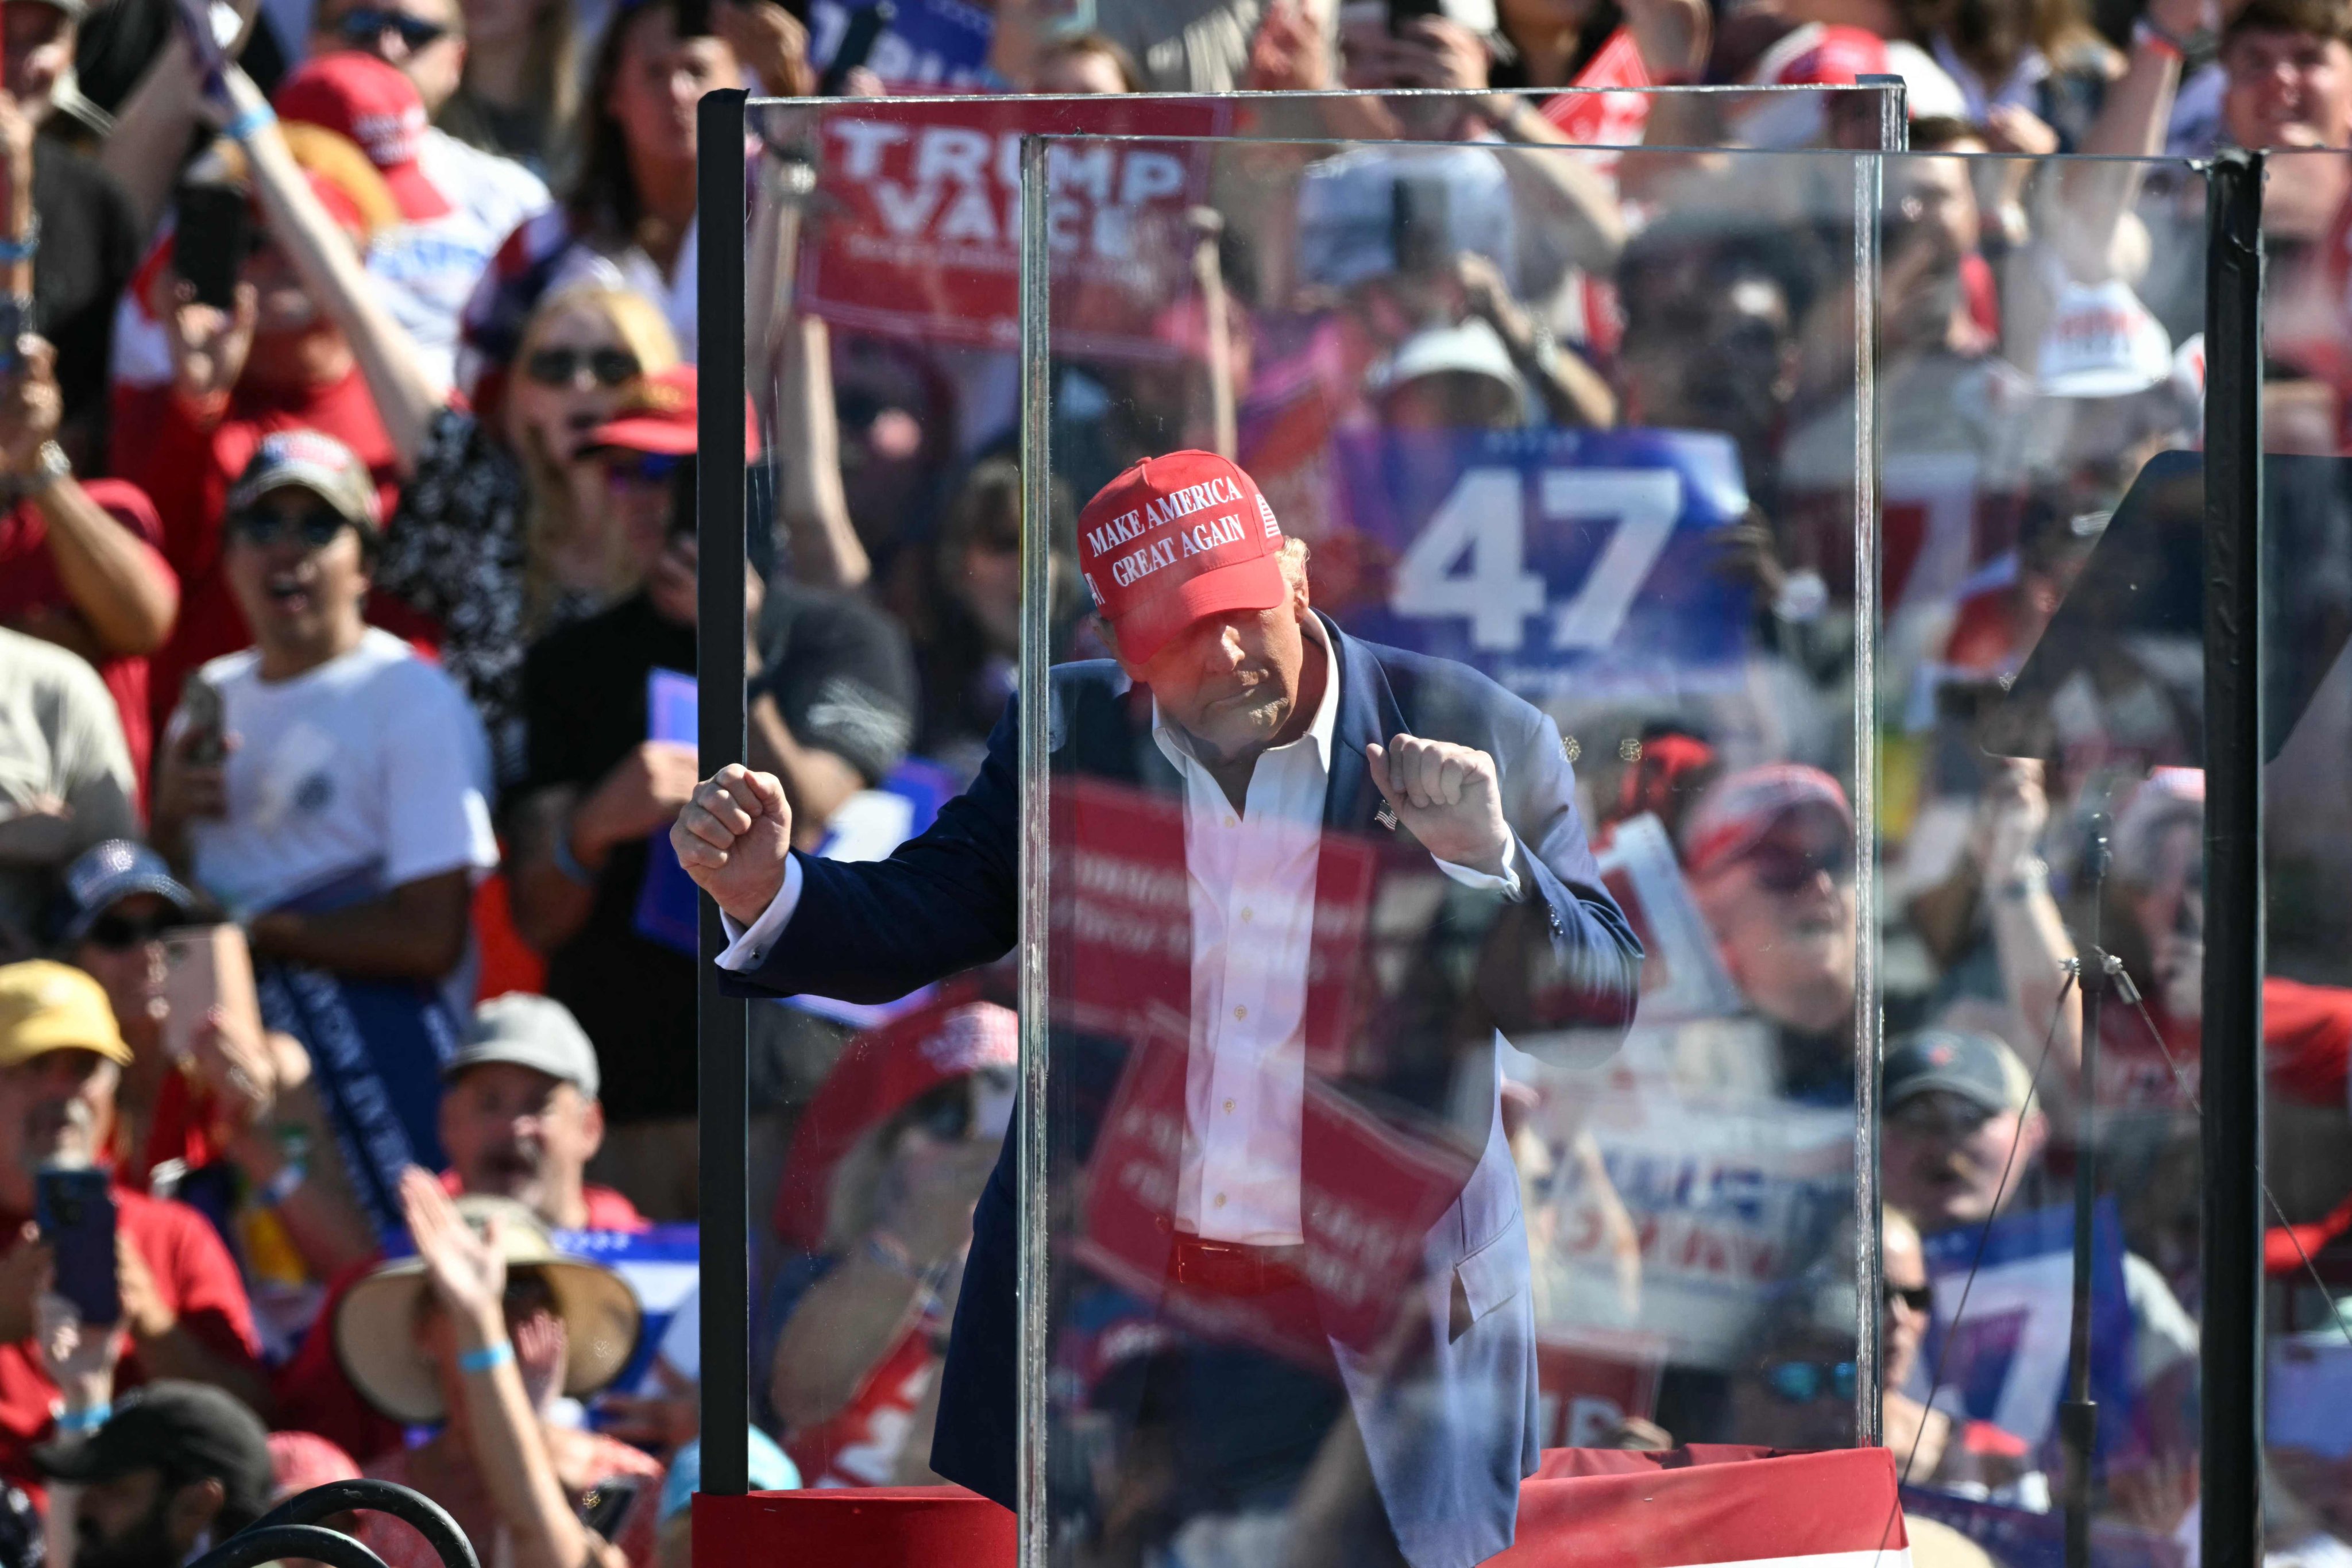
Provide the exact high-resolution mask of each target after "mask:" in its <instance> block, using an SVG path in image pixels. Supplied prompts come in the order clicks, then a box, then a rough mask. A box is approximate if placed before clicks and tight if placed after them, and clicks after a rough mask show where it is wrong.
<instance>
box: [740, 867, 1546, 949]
mask: <svg viewBox="0 0 2352 1568" xmlns="http://www.w3.org/2000/svg"><path fill="white" fill-rule="evenodd" d="M1430 858H1431V859H1433V860H1437V857H1436V856H1434V855H1433V856H1431V857H1430ZM1518 858H1519V843H1518V840H1517V839H1516V838H1514V839H1513V840H1511V859H1512V860H1513V861H1514V862H1517V859H1518ZM1437 868H1438V869H1439V870H1441V871H1443V872H1444V873H1445V874H1446V875H1447V876H1449V877H1451V878H1453V879H1454V880H1455V881H1457V882H1459V883H1461V884H1462V885H1463V886H1464V887H1465V888H1475V889H1479V890H1480V891H1481V892H1488V893H1500V894H1502V895H1503V897H1504V898H1506V899H1507V900H1510V901H1511V902H1512V903H1515V904H1516V903H1517V902H1518V901H1519V900H1520V898H1521V897H1522V896H1523V894H1522V892H1521V889H1520V886H1519V868H1518V867H1517V864H1512V865H1507V866H1505V867H1504V868H1503V874H1502V875H1501V876H1499V877H1497V876H1496V875H1495V873H1493V872H1492V871H1480V870H1475V869H1474V868H1471V867H1468V866H1456V865H1455V864H1454V862H1453V861H1451V860H1437ZM726 962H727V961H726V960H725V959H723V958H722V959H720V960H719V963H726Z"/></svg>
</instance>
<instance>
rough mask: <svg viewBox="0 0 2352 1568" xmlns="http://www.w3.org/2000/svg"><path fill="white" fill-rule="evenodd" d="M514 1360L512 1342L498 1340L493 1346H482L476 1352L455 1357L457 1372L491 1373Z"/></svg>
mask: <svg viewBox="0 0 2352 1568" xmlns="http://www.w3.org/2000/svg"><path fill="white" fill-rule="evenodd" d="M512 1360H514V1342H513V1341H512V1340H500V1341H499V1342H498V1343H496V1344H494V1345H484V1346H483V1347H482V1348H481V1349H480V1350H478V1351H466V1352H462V1353H461V1354H459V1356H458V1357H457V1370H458V1371H459V1372H491V1371H495V1370H496V1369H498V1368H499V1367H502V1366H504V1365H506V1364H507V1363H509V1362H510V1361H512Z"/></svg>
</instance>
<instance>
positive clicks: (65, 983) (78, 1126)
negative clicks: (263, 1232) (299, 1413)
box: [0, 960, 268, 1481]
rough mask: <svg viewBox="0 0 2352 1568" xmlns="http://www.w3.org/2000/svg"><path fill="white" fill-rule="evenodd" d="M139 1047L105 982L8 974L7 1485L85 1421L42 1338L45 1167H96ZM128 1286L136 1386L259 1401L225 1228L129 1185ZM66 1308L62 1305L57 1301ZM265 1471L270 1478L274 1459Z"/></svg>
mask: <svg viewBox="0 0 2352 1568" xmlns="http://www.w3.org/2000/svg"><path fill="white" fill-rule="evenodd" d="M130 1062H131V1049H130V1047H128V1046H126V1045H124V1044H123V1042H122V1033H121V1030H120V1029H118V1028H117V1027H116V1026H115V1023H114V1013H113V1010H112V1009H111V1008H110V1007H109V1006H108V1005H107V1001H106V993H105V992H104V991H103V990H102V989H100V986H99V984H98V982H97V981H95V980H93V979H91V978H90V977H89V975H87V974H84V973H82V972H81V971H79V970H78V969H72V968H68V966H67V965H65V964H62V963H49V962H47V961H46V960H35V961H32V962H30V963H12V964H10V965H8V966H7V967H6V968H5V969H0V1234H5V1235H7V1236H8V1237H10V1238H11V1241H10V1245H9V1247H8V1249H7V1251H6V1252H5V1254H0V1476H5V1477H6V1478H8V1479H12V1480H18V1481H33V1480H36V1479H37V1474H36V1471H35V1469H34V1468H33V1463H32V1446H33V1444H34V1443H35V1442H37V1440H39V1439H40V1438H41V1437H42V1436H45V1435H47V1434H49V1433H51V1432H52V1431H54V1430H56V1429H57V1428H56V1426H54V1425H53V1423H58V1422H69V1421H72V1420H79V1421H80V1422H81V1423H82V1426H81V1430H82V1431H84V1432H88V1431H89V1430H91V1429H93V1428H94V1427H95V1426H97V1424H98V1421H99V1420H102V1419H103V1418H104V1417H103V1415H97V1416H96V1417H95V1418H93V1417H92V1413H91V1412H90V1411H89V1410H82V1411H80V1412H79V1415H68V1416H58V1415H57V1414H56V1412H57V1411H58V1409H59V1408H60V1403H61V1402H60V1400H59V1391H58V1386H57V1384H56V1383H55V1382H54V1381H53V1380H52V1378H51V1376H50V1373H49V1372H48V1370H47V1366H46V1365H45V1363H44V1359H43V1357H42V1355H41V1352H40V1349H39V1347H38V1345H37V1342H36V1337H37V1330H41V1329H43V1328H44V1326H45V1325H43V1324H42V1322H41V1321H40V1320H41V1317H42V1314H43V1312H44V1310H46V1308H47V1305H48V1303H44V1302H43V1300H42V1297H43V1295H44V1293H45V1292H47V1290H48V1289H49V1288H50V1281H51V1279H52V1276H53V1273H54V1268H55V1262H54V1258H53V1255H52V1253H51V1249H50V1247H49V1244H48V1243H47V1241H45V1240H43V1239H42V1237H41V1235H40V1231H39V1228H38V1227H37V1226H35V1225H34V1224H33V1222H32V1215H33V1209H34V1196H33V1178H34V1175H35V1173H37V1172H38V1171H40V1170H42V1169H44V1168H59V1167H62V1168H67V1169H76V1168H79V1169H87V1168H89V1166H91V1165H93V1164H95V1163H97V1161H98V1157H99V1154H100V1152H101V1151H102V1150H104V1149H105V1148H106V1146H107V1139H108V1136H109V1133H110V1130H111V1129H112V1127H113V1125H114V1119H115V1109H114V1095H115V1089H116V1087H117V1085H118V1084H119V1083H120V1082H121V1075H122V1069H123V1068H125V1067H127V1066H129V1065H130ZM113 1199H114V1209H115V1226H116V1228H115V1238H116V1247H115V1280H116V1288H117V1289H118V1290H119V1291H120V1293H121V1301H122V1319H121V1323H120V1324H119V1325H105V1327H107V1328H109V1329H110V1330H114V1331H120V1332H122V1333H126V1334H127V1341H126V1342H123V1344H122V1348H121V1355H122V1358H123V1366H124V1375H125V1378H126V1379H127V1380H129V1381H134V1382H135V1381H143V1380H144V1379H146V1378H148V1377H151V1376H160V1377H174V1378H182V1379H186V1380H188V1381H191V1382H196V1383H207V1384H215V1385H216V1386H218V1387H221V1388H225V1389H226V1390H228V1391H229V1392H231V1393H233V1394H236V1395H237V1396H238V1397H239V1398H241V1399H244V1400H245V1401H246V1402H247V1404H252V1405H257V1404H259V1403H260V1402H261V1401H262V1400H263V1399H264V1398H265V1397H266V1395H267V1385H266V1384H265V1383H264V1382H263V1379H262V1375H261V1368H260V1366H259V1364H258V1363H257V1359H256V1357H257V1345H256V1342H255V1339H254V1331H253V1309H252V1307H251V1305H250V1304H249V1303H248V1301H247V1299H246V1293H245V1286H244V1284H243V1283H242V1282H241V1281H240V1280H239V1279H238V1278H237V1272H236V1264H235V1263H234V1262H232V1261H231V1260H230V1258H229V1255H228V1251H227V1249H226V1247H223V1246H222V1245H221V1242H220V1238H219V1237H218V1236H217V1235H215V1232H214V1230H213V1228H212V1226H211V1225H210V1224H209V1223H208V1222H207V1221H206V1220H205V1217H204V1216H203V1215H200V1214H198V1213H197V1212H196V1211H195V1210H194V1209H192V1208H189V1207H188V1206H187V1205H184V1204H178V1203H172V1202H167V1201H163V1200H160V1199H156V1198H151V1197H147V1196H145V1195H144V1194H140V1193H135V1192H131V1191H130V1190H128V1189H126V1188H121V1187H117V1188H116V1189H115V1191H114V1194H113ZM54 1300H55V1299H54V1298H52V1301H54ZM263 1472H264V1474H265V1475H267V1473H268V1465H267V1462H266V1461H265V1463H264V1466H263Z"/></svg>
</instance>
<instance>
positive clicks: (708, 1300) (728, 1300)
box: [694, 88, 751, 1497]
mask: <svg viewBox="0 0 2352 1568" xmlns="http://www.w3.org/2000/svg"><path fill="white" fill-rule="evenodd" d="M746 96H747V95H746V94H745V93H744V92H743V91H742V89H740V88H727V89H719V90H718V91H715V92H706V93H704V94H703V95H702V99H701V101H700V102H699V103H698V104H697V105H696V106H695V136H696V142H695V145H696V148H697V152H698V155H697V158H696V161H695V211H696V218H697V223H698V235H699V237H698V241H697V245H698V258H697V264H696V271H695V289H696V298H697V301H698V311H699V318H700V331H699V332H698V337H699V339H700V345H699V350H698V361H699V363H698V369H697V371H696V373H695V403H696V410H697V416H696V417H697V424H696V428H695V447H696V454H697V455H696V459H695V485H696V496H697V506H696V510H697V512H698V516H697V517H696V518H695V538H696V542H697V547H698V563H699V564H698V581H697V583H696V584H695V614H696V616H697V617H698V621H697V624H698V626H699V628H700V631H699V635H698V636H697V637H696V638H695V641H694V674H695V690H696V697H697V707H696V714H695V744H696V747H697V750H698V752H699V753H700V757H699V762H698V767H699V771H700V773H701V775H702V776H703V777H704V778H709V776H710V775H711V774H713V773H717V772H718V771H719V769H721V768H723V767H725V766H726V765H727V764H728V763H740V762H741V761H742V760H743V756H744V750H745V748H744V733H743V665H744V657H743V633H744V627H743V608H744V606H743V571H744V560H743V388H744V384H745V381H744V373H743V247H744V244H745V238H746V236H745V231H744V226H745V223H746V221H747V220H746V216H745V212H744V206H745V195H744V193H745V191H746V189H747V186H746V183H745V178H744V174H745V171H744V164H743V105H744V101H745V99H746ZM699 904H700V910H701V933H700V934H701V943H700V945H701V950H702V952H701V959H702V961H701V963H698V965H696V973H697V975H698V977H699V978H698V985H697V991H696V999H695V1000H696V1015H695V1056H696V1058H697V1064H698V1068H699V1069H700V1075H701V1076H700V1079H699V1088H698V1095H697V1100H696V1104H695V1113H696V1117H697V1119H698V1130H699V1131H700V1134H701V1136H700V1140H699V1150H698V1155H699V1160H700V1170H699V1173H698V1174H699V1182H700V1186H699V1191H698V1199H699V1203H698V1213H699V1217H700V1219H701V1223H702V1247H701V1252H702V1490H704V1491H706V1492H709V1493H710V1494H712V1495H713V1496H716V1497H740V1496H742V1495H743V1494H744V1493H745V1492H747V1491H749V1490H751V1158H750V1142H749V1140H750V1134H749V1131H748V1128H749V1115H750V1109H751V1078H750V1051H749V1041H750V1036H751V1011H750V1008H751V1005H750V1004H749V1003H747V1002H745V1001H743V1000H742V999H741V998H740V997H730V996H723V995H721V994H719V963H718V959H719V953H720V952H722V951H724V950H725V948H726V946H727V931H726V929H725V928H724V927H723V926H721V925H720V924H719V906H718V905H717V904H716V903H714V902H712V900H711V899H710V896H709V894H707V893H706V894H704V895H702V897H701V899H700V900H699Z"/></svg>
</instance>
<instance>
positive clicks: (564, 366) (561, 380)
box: [522, 349, 641, 386]
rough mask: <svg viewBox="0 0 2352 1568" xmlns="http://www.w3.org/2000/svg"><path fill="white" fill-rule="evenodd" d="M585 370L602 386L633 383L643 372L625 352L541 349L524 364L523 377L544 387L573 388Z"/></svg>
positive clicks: (634, 359)
mask: <svg viewBox="0 0 2352 1568" xmlns="http://www.w3.org/2000/svg"><path fill="white" fill-rule="evenodd" d="M583 366H585V367H586V368H587V371H588V374H590V375H593V376H594V377H595V378H596V384H597V385H599V386H618V385H620V384H622V383H623V382H625V381H634V380H635V379H636V377H637V373H638V371H639V369H640V368H641V367H640V366H639V365H638V363H637V356H636V355H635V354H633V353H629V351H628V350H626V349H587V350H581V349H541V350H538V351H537V352H536V353H533V354H532V355H531V356H530V358H529V359H527V360H525V361H524V362H523V366H522V373H523V374H525V375H527V376H529V377H530V378H531V380H533V381H535V382H537V383H539V384H540V385H541V386H570V385H571V384H572V382H573V381H574V380H576V379H577V378H578V377H579V374H580V372H581V369H582V367H583Z"/></svg>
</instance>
